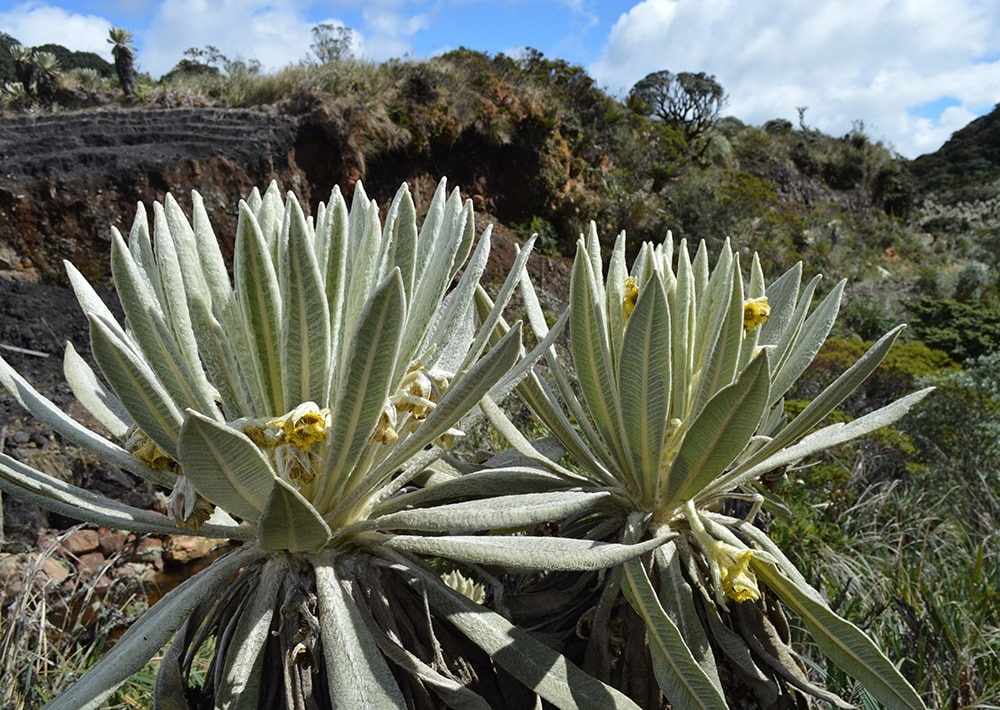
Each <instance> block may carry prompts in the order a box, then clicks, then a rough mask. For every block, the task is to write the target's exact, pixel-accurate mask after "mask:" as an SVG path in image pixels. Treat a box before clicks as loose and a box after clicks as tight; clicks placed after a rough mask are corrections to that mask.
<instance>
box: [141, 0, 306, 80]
mask: <svg viewBox="0 0 1000 710" xmlns="http://www.w3.org/2000/svg"><path fill="white" fill-rule="evenodd" d="M313 24H314V23H312V22H309V21H307V20H306V19H305V17H304V16H303V14H302V11H301V9H300V6H299V4H298V3H295V2H289V1H288V0H277V1H273V0H272V1H271V2H267V1H266V0H252V1H250V2H241V1H240V0H164V2H162V3H160V6H159V7H158V8H157V10H156V13H155V14H154V16H153V18H152V20H151V21H150V23H149V24H148V26H147V29H146V30H145V31H143V32H142V51H141V52H140V55H139V61H140V65H141V69H142V70H143V71H148V72H149V73H150V74H152V75H153V76H154V77H158V76H160V75H162V74H163V73H165V72H168V71H170V69H171V68H173V66H174V65H175V64H177V62H178V61H180V60H181V59H182V57H183V53H184V50H185V49H188V48H189V47H204V46H206V45H212V46H214V47H216V48H218V49H219V51H220V52H222V53H223V54H224V55H226V56H227V57H229V58H230V59H236V58H237V57H240V58H243V59H257V60H258V61H260V63H261V64H262V65H263V67H264V69H265V70H276V69H280V68H282V67H284V66H287V65H288V64H291V63H294V62H296V61H298V60H299V59H303V58H304V57H305V56H306V54H307V52H308V51H309V44H310V42H311V41H312V36H311V34H310V29H311V28H312V26H313Z"/></svg>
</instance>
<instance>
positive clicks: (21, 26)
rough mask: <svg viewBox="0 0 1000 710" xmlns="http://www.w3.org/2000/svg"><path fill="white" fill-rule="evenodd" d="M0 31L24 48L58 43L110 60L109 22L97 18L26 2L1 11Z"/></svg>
mask: <svg viewBox="0 0 1000 710" xmlns="http://www.w3.org/2000/svg"><path fill="white" fill-rule="evenodd" d="M0 29H2V31H4V32H6V33H7V34H9V35H11V36H12V37H14V38H15V39H17V40H18V41H20V42H21V44H23V45H24V46H26V47H33V46H37V45H40V44H61V45H62V46H64V47H66V48H67V49H72V50H74V51H77V52H96V53H97V54H100V55H101V56H102V57H104V58H105V59H107V60H108V61H111V58H110V57H111V45H109V44H108V43H107V38H108V30H109V29H111V22H109V21H108V20H106V19H105V18H103V17H99V16H97V15H80V14H77V13H74V12H69V11H67V10H64V9H62V8H60V7H53V6H50V5H46V4H44V3H40V2H26V3H22V4H20V5H17V6H15V7H14V8H12V9H10V10H5V11H0Z"/></svg>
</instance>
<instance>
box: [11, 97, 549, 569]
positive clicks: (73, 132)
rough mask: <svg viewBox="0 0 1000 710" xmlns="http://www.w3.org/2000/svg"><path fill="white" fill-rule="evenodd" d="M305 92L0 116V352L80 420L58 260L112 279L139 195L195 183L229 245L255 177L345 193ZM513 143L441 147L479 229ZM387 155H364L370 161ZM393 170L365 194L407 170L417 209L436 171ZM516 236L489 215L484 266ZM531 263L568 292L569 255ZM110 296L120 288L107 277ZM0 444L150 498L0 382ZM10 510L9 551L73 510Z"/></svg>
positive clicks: (347, 150) (382, 197)
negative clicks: (291, 100)
mask: <svg viewBox="0 0 1000 710" xmlns="http://www.w3.org/2000/svg"><path fill="white" fill-rule="evenodd" d="M299 103H301V104H302V105H303V106H305V108H302V109H300V110H297V112H296V110H293V109H289V108H288V107H287V106H286V107H285V108H284V109H283V110H279V109H277V108H274V107H270V108H266V109H261V110H242V109H241V110H237V109H218V108H212V109H190V108H181V109H121V108H116V109H106V108H105V109H99V110H93V111H80V112H66V113H58V114H45V115H22V116H17V117H14V118H9V117H5V118H3V119H0V355H2V356H3V357H4V358H5V359H7V360H8V362H10V363H11V364H12V365H13V366H14V367H15V368H16V369H17V370H18V371H19V372H21V373H22V374H24V375H25V376H26V377H27V378H28V379H29V381H31V382H32V383H34V384H35V385H36V386H37V387H38V388H39V389H40V390H42V391H43V392H44V393H45V394H47V395H48V396H50V397H51V398H52V399H53V401H55V402H56V404H58V405H59V406H61V407H64V408H66V410H67V411H68V412H70V413H71V414H72V415H74V416H77V417H78V418H83V419H84V420H86V418H87V416H88V415H87V414H86V412H85V411H84V410H83V409H82V407H80V406H79V405H78V404H77V403H76V402H75V400H74V399H73V397H72V395H71V394H70V391H69V389H68V387H67V386H66V384H65V383H64V382H63V378H62V353H63V352H64V347H65V342H66V341H67V340H68V341H71V342H72V343H73V345H74V346H75V347H76V349H77V350H78V351H80V352H81V353H82V354H83V355H84V356H85V357H87V356H89V336H88V332H87V328H86V321H85V320H84V318H83V316H82V314H81V313H80V310H79V307H78V306H77V304H76V300H75V298H74V297H73V295H72V292H71V291H70V290H69V289H68V288H67V287H66V278H65V272H64V269H63V263H62V262H63V260H69V261H71V262H73V263H74V264H75V265H76V267H77V268H78V269H80V270H81V271H82V272H83V274H84V275H85V276H86V277H87V278H88V279H90V280H91V282H92V283H94V284H95V285H97V286H101V287H104V288H106V289H110V287H111V284H110V277H109V274H108V270H107V266H106V264H107V256H108V252H109V249H110V238H109V235H110V231H109V230H110V227H111V226H116V227H117V228H118V229H119V230H121V231H122V232H123V233H127V231H128V228H129V226H130V224H131V221H132V218H133V215H134V212H135V209H136V203H138V202H142V203H144V204H146V205H147V206H148V205H151V203H152V202H153V201H154V200H163V199H164V195H165V193H166V192H168V191H169V192H171V193H172V194H173V195H174V196H175V197H176V198H177V200H178V201H179V202H180V204H181V205H182V207H184V208H185V209H187V208H189V207H190V198H189V195H190V191H191V190H193V189H194V190H198V191H199V192H200V193H201V195H202V196H203V198H204V201H205V206H206V209H207V210H208V213H209V216H210V217H211V219H212V224H213V227H214V228H215V231H216V234H217V235H218V236H219V238H220V240H221V241H222V246H223V251H224V252H226V253H227V254H229V253H231V249H232V235H234V234H235V231H236V215H237V205H238V201H239V199H240V198H242V197H244V196H246V195H247V194H248V193H249V192H250V190H251V189H252V188H253V187H254V186H261V187H264V186H266V185H267V184H268V183H269V182H270V181H271V180H277V181H278V183H279V185H280V186H281V187H282V188H283V189H286V190H288V189H290V190H294V191H295V192H296V193H297V194H298V195H299V197H300V199H302V200H303V202H304V203H307V204H308V205H309V206H310V207H311V208H312V209H314V208H315V206H316V204H317V203H318V202H319V200H321V199H325V198H326V197H327V196H328V195H329V193H330V190H331V189H332V188H333V187H334V185H339V186H340V188H341V190H342V191H343V192H345V194H347V195H348V196H350V194H351V193H352V191H353V187H354V180H355V179H356V178H357V177H358V176H360V175H361V173H362V172H363V168H364V159H363V158H362V157H361V156H360V155H358V154H357V153H356V151H354V150H353V149H352V147H351V142H350V141H349V139H348V137H347V135H346V134H345V131H344V130H343V125H342V122H341V121H339V120H338V118H337V117H336V116H333V115H331V114H330V113H329V112H328V111H327V110H326V109H324V108H322V107H319V106H318V105H317V104H316V103H315V102H308V101H305V102H299ZM293 108H294V107H293ZM508 157H509V156H506V155H504V154H497V155H493V156H483V155H480V156H478V158H477V160H475V161H471V160H470V161H469V162H467V163H462V161H461V160H460V158H461V156H452V157H451V159H447V160H445V161H444V162H445V163H447V164H449V165H450V166H451V167H453V168H454V167H456V166H460V167H461V168H462V169H460V170H459V172H460V173H462V174H461V175H457V176H456V177H459V178H460V179H462V180H465V181H466V183H465V184H466V185H468V186H470V187H471V188H472V189H471V190H470V191H469V192H468V193H467V194H468V195H469V196H471V197H472V198H473V201H474V202H475V203H476V206H477V231H480V232H481V231H482V229H483V228H484V226H485V225H486V224H487V223H489V222H494V223H496V222H497V220H495V219H493V218H491V217H490V216H489V215H485V214H483V213H482V212H481V209H482V208H483V207H486V208H490V207H492V206H493V205H494V204H495V203H493V202H487V201H486V200H485V199H484V195H486V194H491V186H494V185H496V184H498V180H501V181H502V180H503V179H508V180H509V179H511V178H510V176H511V175H512V174H513V172H515V171H513V170H512V166H508V169H507V170H506V171H505V170H504V169H503V166H504V165H505V164H506V161H507V158H508ZM384 162H385V161H380V160H372V161H369V164H370V165H371V166H372V167H373V169H375V168H376V166H378V165H381V164H382V163H384ZM480 166H482V167H480ZM456 169H457V168H456ZM379 172H380V173H384V172H385V171H384V170H382V169H379ZM391 173H392V174H391V175H387V174H386V175H382V180H381V182H380V181H379V180H378V178H377V176H374V175H373V176H366V181H365V187H366V190H367V191H368V193H369V195H370V196H371V197H373V198H375V199H377V200H378V201H379V203H380V204H384V203H385V202H386V201H387V200H388V199H389V198H390V197H391V195H392V193H393V192H394V191H395V187H396V186H398V184H399V180H401V179H405V180H406V181H407V182H408V183H409V184H410V188H411V191H412V192H413V195H414V200H415V202H416V204H417V208H418V212H419V211H420V210H421V207H423V206H424V205H426V204H427V202H428V200H429V198H430V195H431V194H432V193H433V190H434V187H435V185H436V183H437V179H438V176H437V175H432V174H430V173H429V172H428V170H427V168H426V167H418V166H416V165H413V166H410V167H409V168H408V167H406V165H405V164H402V163H400V162H394V163H393V165H392V166H391ZM503 175H507V178H504V177H503ZM390 182H391V183H392V184H391V185H390V184H389V183H390ZM453 184H454V183H453ZM488 190H489V191H488ZM516 241H517V240H516V237H515V235H514V233H513V232H512V231H511V230H509V229H507V228H505V227H504V226H503V225H501V224H495V226H494V253H495V259H494V263H493V264H492V265H491V269H490V271H489V272H488V273H487V279H490V278H492V279H494V280H495V279H498V278H501V277H502V275H503V273H504V270H505V269H504V267H505V265H506V264H509V262H510V260H511V259H512V258H513V254H514V244H515V242H516ZM531 270H532V273H533V276H534V278H535V279H536V282H537V283H539V284H540V285H541V286H543V287H546V286H547V287H549V289H551V290H554V291H555V292H561V293H565V292H566V290H565V281H566V279H567V275H568V267H567V265H566V264H565V263H564V262H563V261H562V260H559V259H545V258H536V259H535V260H534V261H533V263H532V267H531ZM107 298H108V300H109V303H110V302H112V301H113V300H114V297H113V295H112V294H111V293H110V290H109V291H107ZM551 305H552V307H553V308H558V307H559V304H551ZM0 447H2V450H3V452H4V453H6V454H8V455H10V456H13V457H14V458H17V459H19V460H24V461H26V462H31V463H34V464H35V465H36V466H37V467H39V468H42V469H44V470H46V471H49V472H54V473H55V474H56V475H58V476H60V477H61V478H63V479H65V480H67V481H70V482H72V483H74V484H77V485H83V486H85V487H89V488H92V489H96V490H98V491H100V492H102V493H106V494H108V495H113V496H115V497H118V498H121V499H124V500H127V501H128V502H129V503H132V504H135V505H141V506H144V507H149V506H154V505H155V500H154V496H153V491H152V490H151V488H150V487H149V486H148V484H144V483H141V482H140V481H138V480H135V479H134V478H133V477H132V476H130V475H129V474H126V473H123V472H121V471H119V470H117V469H115V468H112V467H108V466H105V465H102V464H101V463H100V462H98V461H95V460H93V458H92V457H89V456H88V455H86V454H85V453H83V452H81V451H79V450H77V449H75V448H74V447H72V446H68V445H66V444H65V443H64V442H62V441H61V440H60V437H58V436H56V435H53V434H52V433H51V432H50V431H48V430H47V429H46V428H45V427H44V426H42V425H40V424H38V423H36V422H34V421H33V420H32V419H31V417H30V416H29V415H27V414H26V413H24V412H23V411H22V410H21V409H20V407H19V406H18V405H17V404H16V403H15V402H14V401H13V398H12V397H11V396H10V395H9V394H0ZM3 513H4V516H3V519H2V520H0V523H2V528H0V533H2V535H0V543H2V544H0V547H2V548H3V549H5V550H7V551H19V550H27V549H32V548H34V547H35V546H36V544H37V541H36V537H37V535H38V531H39V529H44V528H56V529H65V528H66V527H68V526H70V525H72V524H73V523H74V522H75V521H71V520H68V519H64V518H62V517H61V516H57V515H54V514H48V513H45V512H44V511H39V510H38V509H37V508H35V507H33V506H29V505H25V504H22V503H20V502H19V501H15V500H13V499H12V498H11V497H10V496H4V499H3Z"/></svg>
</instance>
